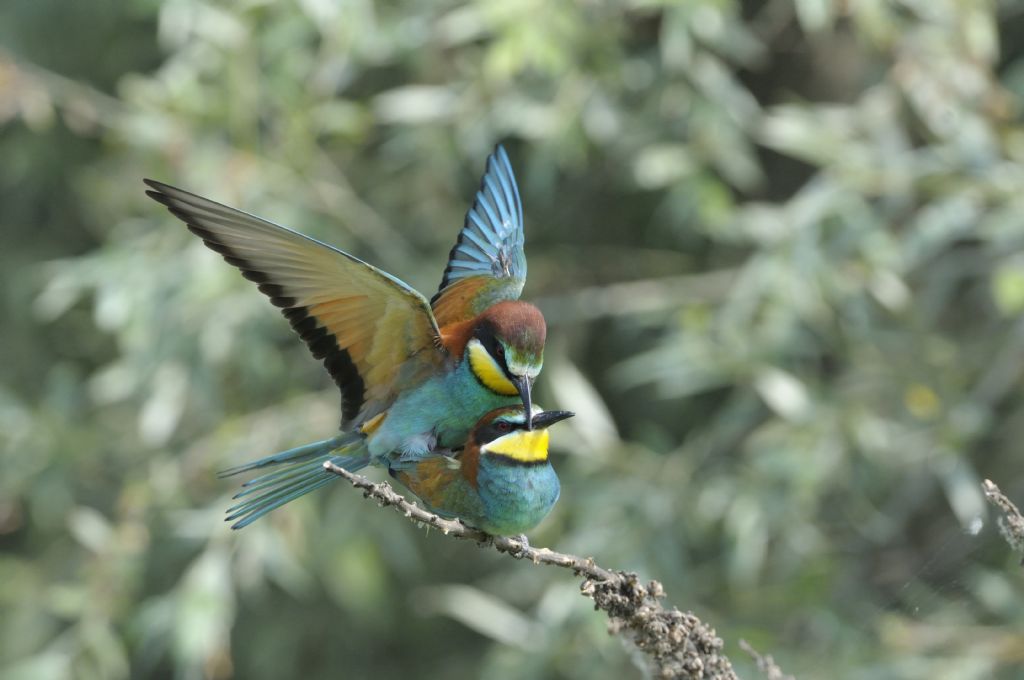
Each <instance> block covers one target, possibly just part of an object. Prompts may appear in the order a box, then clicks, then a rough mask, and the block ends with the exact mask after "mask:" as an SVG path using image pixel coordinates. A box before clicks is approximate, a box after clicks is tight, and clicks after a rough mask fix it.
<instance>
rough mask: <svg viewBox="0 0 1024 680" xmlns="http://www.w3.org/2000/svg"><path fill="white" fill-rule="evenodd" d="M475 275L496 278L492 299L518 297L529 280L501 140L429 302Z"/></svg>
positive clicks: (519, 210) (519, 212)
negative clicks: (442, 276) (452, 286)
mask: <svg viewBox="0 0 1024 680" xmlns="http://www.w3.org/2000/svg"><path fill="white" fill-rule="evenodd" d="M471 277H486V278H488V279H492V280H493V282H494V283H496V284H497V286H487V288H486V291H487V295H488V299H489V300H493V299H511V300H514V299H517V298H518V297H519V293H520V291H521V290H522V288H523V284H524V283H525V281H526V256H525V254H524V252H523V205H522V202H521V201H520V199H519V188H518V187H517V186H516V179H515V174H514V173H513V172H512V164H511V162H509V158H508V154H507V153H506V152H505V149H504V148H503V147H502V146H500V145H499V146H498V147H497V148H496V149H495V150H494V153H492V154H491V155H490V156H489V157H488V159H487V167H486V170H485V172H484V176H483V179H482V180H481V181H480V189H479V191H477V193H476V197H475V200H474V202H473V206H472V207H471V208H470V209H469V212H467V213H466V221H465V224H464V226H463V227H462V231H461V232H460V233H459V239H458V242H457V243H456V244H455V247H454V248H452V250H451V253H450V254H449V256H448V266H447V267H446V268H445V271H444V278H443V279H442V280H441V286H440V288H439V289H438V291H437V294H436V295H434V298H433V300H432V301H431V303H432V304H434V305H435V308H436V303H437V302H438V300H439V299H440V298H442V297H443V295H444V292H445V289H446V288H448V287H449V286H451V285H453V284H455V283H458V282H459V281H461V280H463V279H467V278H471Z"/></svg>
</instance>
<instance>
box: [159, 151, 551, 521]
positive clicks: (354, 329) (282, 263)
mask: <svg viewBox="0 0 1024 680" xmlns="http://www.w3.org/2000/svg"><path fill="white" fill-rule="evenodd" d="M146 184H148V185H149V186H150V187H151V188H152V191H147V192H146V193H147V194H148V195H149V196H150V197H152V198H153V199H154V200H156V201H159V202H160V203H162V204H163V205H165V206H167V208H168V209H169V210H170V211H171V213H173V214H174V215H175V216H176V217H178V218H179V219H181V220H182V221H183V222H185V224H186V225H188V228H189V230H190V231H192V232H193V233H195V234H196V235H198V236H199V237H200V238H202V239H203V241H204V242H205V243H206V245H207V246H209V247H210V248H211V249H212V250H215V251H216V252H218V253H220V254H221V255H222V256H223V257H224V259H225V260H226V261H227V262H228V263H229V264H232V265H234V266H236V267H238V268H239V269H240V270H241V271H242V274H243V275H244V276H245V277H246V278H247V279H250V280H251V281H254V282H255V283H257V284H258V286H259V289H260V291H262V292H263V293H264V294H265V295H267V296H269V297H270V301H271V302H272V303H273V304H275V305H277V306H278V307H281V308H282V312H283V313H284V315H285V317H286V318H287V319H288V320H289V321H290V322H291V325H292V327H293V328H294V329H295V330H296V332H298V333H299V335H300V336H301V338H302V339H303V340H304V341H305V342H306V344H307V345H308V346H309V349H310V351H312V353H313V355H314V356H315V357H317V358H318V359H323V362H324V366H325V367H326V369H327V371H328V373H330V375H331V376H332V377H333V378H334V381H335V383H336V384H337V385H338V387H339V389H340V390H341V428H342V430H343V433H342V434H340V435H338V436H336V437H333V438H331V439H327V440H324V441H321V442H315V443H313V444H308V445H306V446H302V447H299V448H296V449H291V450H288V451H283V452H281V453H278V454H275V455H272V456H268V457H266V458H263V459H260V460H257V461H254V462H252V463H249V464H247V465H241V466H239V467H236V468H232V469H231V470H227V471H225V474H235V473H239V472H244V471H247V470H253V469H257V468H263V467H267V466H272V465H279V464H287V469H286V470H281V471H280V473H281V474H280V476H278V477H273V476H272V475H264V476H263V477H261V478H260V484H259V485H258V487H259V488H260V489H261V490H262V495H261V496H260V497H259V498H258V499H254V500H255V501H259V502H257V503H255V504H253V503H254V501H249V502H248V504H247V505H246V508H247V510H246V512H244V513H243V514H241V515H238V516H237V517H235V518H237V519H238V522H236V524H235V525H234V527H235V528H241V527H243V526H245V525H247V524H249V523H251V522H252V521H254V520H256V519H258V518H259V517H261V516H263V515H264V514H266V513H267V512H269V511H271V510H273V509H274V508H277V507H279V506H281V505H283V504H285V503H287V502H289V501H290V500H293V499H294V498H297V497H299V496H301V495H303V494H306V493H309V492H310V491H313V490H314V489H317V488H319V487H321V486H324V485H325V484H327V483H328V482H330V481H332V480H333V479H337V477H335V476H334V475H331V474H329V473H326V472H325V471H324V470H323V469H322V464H323V462H324V461H326V460H328V459H330V458H332V457H335V456H341V458H342V459H343V460H344V461H345V467H349V466H352V467H353V468H354V469H358V468H359V467H362V466H363V465H366V464H368V463H373V464H378V465H388V464H390V461H392V460H393V459H395V458H396V456H397V458H399V459H401V460H404V461H415V460H417V459H419V458H420V457H423V456H428V455H430V454H431V452H433V451H435V450H437V449H454V448H457V447H459V446H462V445H463V443H464V442H465V441H466V438H467V436H468V435H469V432H470V430H471V429H472V428H473V426H474V424H475V423H476V422H477V420H478V419H479V418H480V415H481V414H483V413H487V412H488V411H490V410H492V409H495V408H499V407H502V406H511V405H514V404H519V403H521V405H522V406H523V407H524V419H525V420H524V426H525V428H526V429H527V430H529V429H531V427H532V422H531V418H532V405H531V396H530V393H531V388H532V384H533V381H534V379H535V378H536V377H537V374H538V373H539V372H540V370H541V366H542V364H543V358H544V340H545V335H546V326H545V323H544V317H543V316H542V315H541V313H540V311H539V310H538V309H537V308H536V307H534V306H533V305H530V304H528V303H525V302H520V301H519V299H518V298H519V294H520V292H521V291H522V289H523V284H524V283H525V280H526V257H525V255H524V253H523V212H522V204H521V202H520V199H519V190H518V188H517V187H516V181H515V177H514V176H513V173H512V167H511V164H510V163H509V160H508V155H507V154H506V153H505V150H504V149H503V148H501V147H500V146H499V147H498V148H497V149H496V150H495V152H494V153H493V154H492V155H491V156H490V157H489V158H488V159H487V167H486V171H485V173H484V176H483V180H482V181H481V186H480V190H479V191H478V192H477V194H476V200H475V202H474V203H473V205H472V207H471V208H470V210H469V212H468V213H467V214H466V220H465V223H464V226H463V227H462V230H461V232H460V233H459V238H458V241H457V242H456V244H455V246H454V247H453V248H452V250H451V253H450V254H449V256H448V266H447V268H446V269H445V272H444V276H443V278H442V280H441V286H440V289H439V290H438V292H437V293H436V294H435V295H434V297H433V300H432V301H431V303H428V302H427V300H426V298H424V297H423V296H422V295H420V294H419V293H417V292H416V291H415V290H413V289H412V288H410V287H409V286H408V285H406V284H405V283H403V282H402V281H400V280H399V279H397V278H396V277H394V276H392V275H390V274H388V273H386V272H383V271H381V270H380V269H377V268H376V267H374V266H372V265H370V264H367V263H365V262H363V261H361V260H359V259H357V258H355V257H353V256H351V255H349V254H348V253H345V252H342V251H340V250H337V249H335V248H332V247H331V246H328V245H326V244H324V243H321V242H319V241H316V240H314V239H312V238H309V237H307V236H304V235H302V234H299V233H297V232H295V231H292V230H290V229H287V228H285V227H282V226H279V225H276V224H273V223H272V222H268V221H266V220H264V219H261V218H259V217H256V216H254V215H250V214H248V213H244V212H241V211H239V210H235V209H234V208H229V207H227V206H225V205H222V204H220V203H215V202H214V201H211V200H208V199H205V198H201V197H199V196H196V195H194V194H191V193H189V192H187V191H183V190H181V189H177V188H175V187H172V186H168V185H166V184H162V183H160V182H156V181H153V180H146ZM296 465H298V466H300V467H301V471H304V472H305V473H306V474H305V475H296V474H295V473H296V472H297V470H296V469H295V468H296ZM254 481H255V480H254ZM233 514H235V515H237V512H236V513H233Z"/></svg>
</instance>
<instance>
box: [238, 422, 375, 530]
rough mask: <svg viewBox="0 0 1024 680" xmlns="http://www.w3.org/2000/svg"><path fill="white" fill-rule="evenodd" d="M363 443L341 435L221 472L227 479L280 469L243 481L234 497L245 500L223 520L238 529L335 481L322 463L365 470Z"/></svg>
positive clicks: (367, 458)
mask: <svg viewBox="0 0 1024 680" xmlns="http://www.w3.org/2000/svg"><path fill="white" fill-rule="evenodd" d="M363 444H364V440H363V438H362V437H361V436H360V435H357V434H342V435H338V436H337V437H334V438H332V439H326V440H324V441H321V442H314V443H312V444H306V445H305V446H299V447H296V448H294V449H289V450H287V451H282V452H281V453H275V454H274V455H272V456H267V457H266V458H261V459H259V460H256V461H253V462H251V463H246V464H245V465H239V466H236V467H233V468H229V469H227V470H224V471H223V472H221V473H220V475H219V476H221V477H229V476H231V475H237V474H239V473H241V472H248V471H249V470H260V469H262V468H265V467H271V466H274V467H277V466H281V467H280V469H277V470H274V471H273V472H267V473H266V474H263V475H260V476H259V477H256V478H254V479H250V480H249V481H247V482H245V483H244V484H243V485H242V490H241V491H240V492H238V493H237V494H235V499H236V500H237V499H243V498H244V499H245V500H242V501H241V502H240V503H236V504H235V505H233V506H231V507H230V508H228V509H227V517H226V518H225V521H228V522H230V521H233V520H238V521H237V522H235V523H234V524H232V525H231V528H232V529H241V528H243V527H246V526H249V525H250V524H252V523H253V522H255V521H256V520H258V519H259V518H260V517H263V516H264V515H265V514H267V513H268V512H270V511H271V510H274V509H276V508H279V507H281V506H282V505H284V504H285V503H288V502H290V501H293V500H295V499H296V498H298V497H300V496H305V495H306V494H307V493H310V492H311V491H315V490H317V489H319V488H320V487H322V486H325V485H327V484H329V483H330V482H332V481H334V480H336V479H337V477H336V476H335V475H332V474H331V473H329V472H327V471H326V470H324V463H325V462H326V461H328V460H330V461H331V462H332V463H334V464H335V465H338V466H340V467H343V468H345V469H346V470H350V471H353V472H355V471H356V470H359V469H361V468H363V467H366V465H367V464H368V463H369V462H370V455H369V453H368V452H367V451H366V448H365V447H364V445H363Z"/></svg>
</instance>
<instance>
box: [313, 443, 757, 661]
mask: <svg viewBox="0 0 1024 680" xmlns="http://www.w3.org/2000/svg"><path fill="white" fill-rule="evenodd" d="M324 469H325V470H327V471H328V472H331V473H333V474H335V475H338V476H339V477H341V478H343V479H345V480H346V481H348V483H349V484H351V485H352V486H354V487H356V488H357V489H362V491H363V496H364V497H366V498H372V499H373V500H375V501H377V504H378V505H380V506H381V507H386V506H390V507H393V508H395V510H397V511H398V512H400V513H402V514H403V515H405V516H406V517H408V518H409V519H410V520H412V521H413V522H420V523H423V524H426V525H428V526H432V527H434V528H436V529H439V530H440V531H441V533H443V534H445V535H446V536H451V537H453V538H459V539H463V540H469V541H475V542H476V543H477V544H479V545H480V546H481V547H486V546H492V547H493V548H494V549H495V550H497V551H498V552H500V553H505V554H507V555H511V556H512V557H514V558H516V559H527V560H530V561H531V562H533V563H534V564H549V565H552V566H555V567H562V568H563V569H570V570H572V572H573V573H574V574H575V575H576V576H582V577H583V582H582V583H581V584H580V592H582V593H583V595H585V596H586V597H589V598H590V599H592V600H593V601H594V607H595V609H600V610H601V611H603V612H605V614H607V616H608V630H609V632H611V633H613V634H615V635H619V636H621V637H624V638H626V639H627V640H629V641H631V642H632V643H633V644H635V645H636V647H637V648H638V649H639V650H640V651H641V652H642V653H643V654H644V656H645V658H646V660H647V662H648V665H649V667H650V669H651V673H652V676H653V677H656V678H666V679H667V678H679V679H681V680H690V679H692V680H698V679H700V680H737V675H736V673H735V672H734V671H733V669H732V664H731V663H730V662H729V659H728V658H726V656H725V655H724V654H723V653H722V647H723V646H724V643H723V642H722V640H721V638H719V637H718V636H717V635H716V634H715V631H714V629H713V628H711V627H710V626H708V625H707V624H705V623H703V622H702V621H701V620H700V619H698V618H697V617H696V616H694V615H693V614H692V613H690V612H686V613H683V612H680V611H679V610H678V609H676V608H675V607H672V608H671V609H666V608H665V607H663V606H662V605H661V603H660V602H659V600H660V599H662V598H664V597H665V591H664V589H663V588H662V585H661V584H660V583H659V582H657V581H651V582H649V583H647V584H646V585H645V584H643V583H641V582H640V579H639V577H638V576H637V575H636V574H633V573H630V572H625V571H615V570H611V569H605V568H604V567H601V566H599V565H598V564H597V563H595V562H594V560H593V558H590V557H586V558H583V557H577V556H576V555H569V554H566V553H560V552H555V551H554V550H549V549H547V548H534V547H532V546H531V545H530V544H529V543H528V542H527V541H526V540H525V539H523V538H514V537H510V536H491V535H490V534H487V533H484V532H482V531H480V530H479V529H474V528H472V527H469V526H467V525H465V524H463V523H462V522H460V521H458V520H449V519H444V518H442V517H439V516H438V515H435V514H434V513H432V512H427V511H426V510H424V509H423V508H421V507H419V506H417V505H416V504H415V503H412V502H410V501H408V500H406V499H405V497H403V496H402V495H401V494H399V493H397V492H396V491H395V490H394V489H392V488H391V485H390V484H388V483H387V482H381V483H379V484H378V483H374V482H371V481H370V480H369V479H367V478H366V477H363V476H362V475H357V474H353V473H351V472H349V471H348V470H345V469H343V468H340V467H338V466H337V465H334V464H333V463H330V462H327V463H324Z"/></svg>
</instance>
